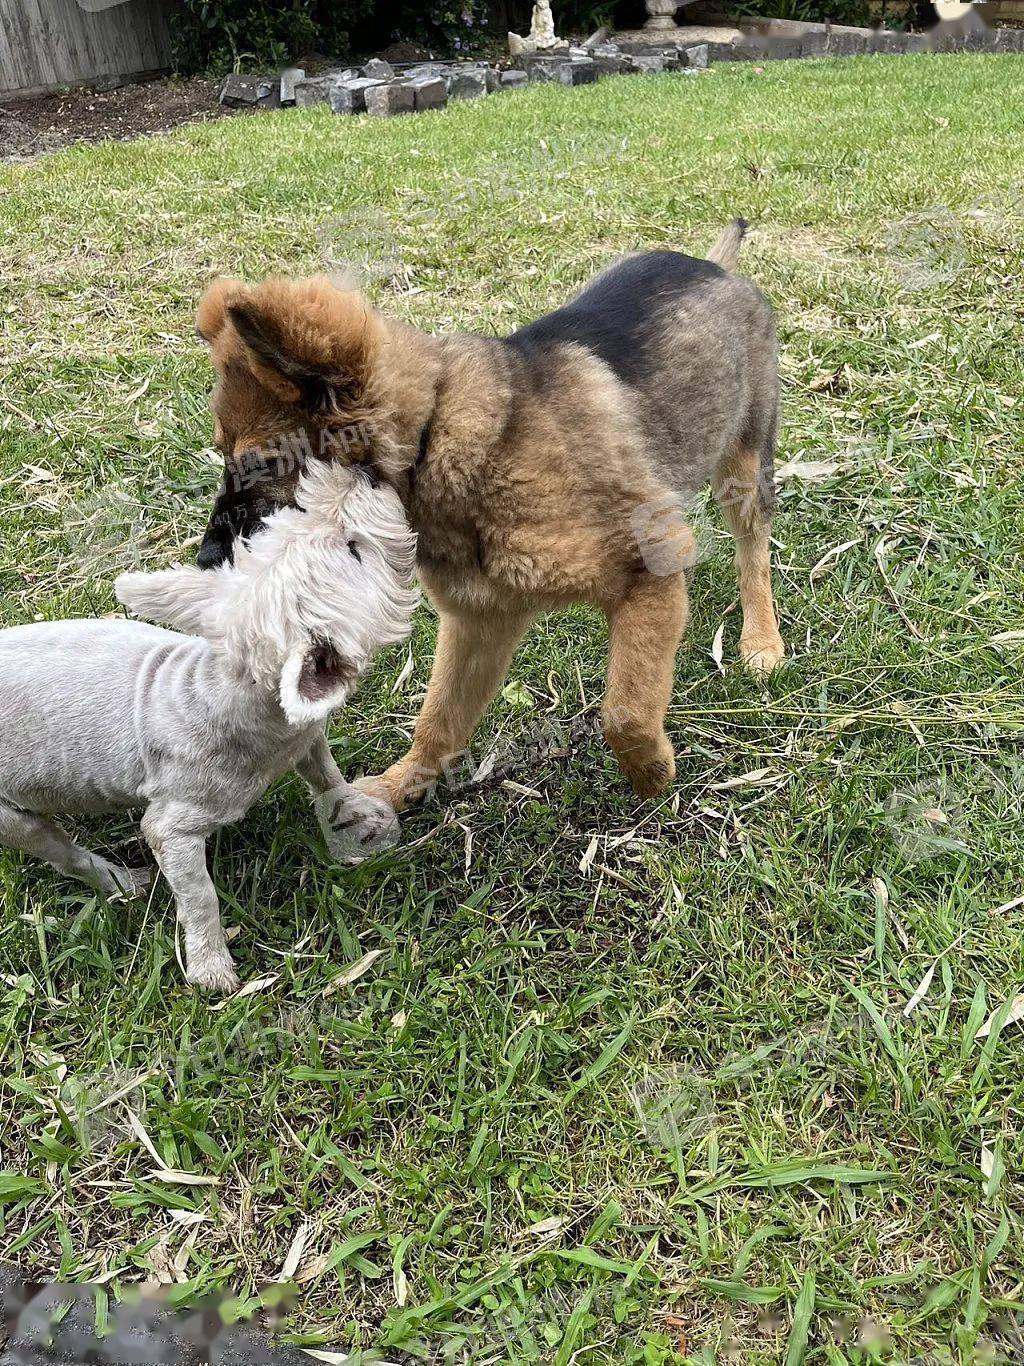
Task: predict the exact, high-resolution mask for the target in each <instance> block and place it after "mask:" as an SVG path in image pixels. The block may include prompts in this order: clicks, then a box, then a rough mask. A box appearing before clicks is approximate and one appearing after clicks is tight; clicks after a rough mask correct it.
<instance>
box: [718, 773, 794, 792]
mask: <svg viewBox="0 0 1024 1366" xmlns="http://www.w3.org/2000/svg"><path fill="white" fill-rule="evenodd" d="M768 777H771V778H772V779H773V780H774V779H775V778H777V777H778V774H773V773H772V771H771V769H770V768H754V769H751V771H750V772H749V773H740V774H738V775H737V776H736V777H735V778H726V779H725V781H724V782H721V783H711V784H710V785H709V789H708V790H709V791H711V792H731V791H732V790H733V788H736V787H768V786H770V784H769V783H766V782H765V781H764V779H765V778H768Z"/></svg>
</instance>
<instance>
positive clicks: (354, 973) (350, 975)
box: [322, 949, 384, 996]
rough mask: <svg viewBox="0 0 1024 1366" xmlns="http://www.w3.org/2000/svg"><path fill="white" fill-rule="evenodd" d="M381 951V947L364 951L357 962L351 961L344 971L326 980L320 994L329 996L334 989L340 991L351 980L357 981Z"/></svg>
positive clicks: (348, 985) (348, 984)
mask: <svg viewBox="0 0 1024 1366" xmlns="http://www.w3.org/2000/svg"><path fill="white" fill-rule="evenodd" d="M383 952H384V950H383V949H371V950H370V952H369V953H364V954H363V956H362V958H360V959H359V960H358V962H355V963H353V964H352V966H351V967H348V968H346V969H345V970H344V972H339V973H338V975H337V977H335V978H333V979H332V980H331V981H330V982H328V983H327V985H326V986H325V987H324V989H323V992H322V995H323V996H330V995H332V994H333V993H334V992H335V991H340V990H341V989H342V987H350V986H351V985H352V983H353V982H358V981H359V979H360V977H363V976H364V975H365V974H366V973H368V972H369V971H370V969H371V968H372V967H373V965H374V963H376V961H377V959H378V958H379V957H380V956H381V954H382V953H383Z"/></svg>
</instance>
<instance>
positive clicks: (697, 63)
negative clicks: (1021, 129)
mask: <svg viewBox="0 0 1024 1366" xmlns="http://www.w3.org/2000/svg"><path fill="white" fill-rule="evenodd" d="M681 32H682V33H685V30H683V31H681ZM936 33H937V30H932V31H930V32H928V33H900V32H895V31H893V30H888V29H879V30H856V29H851V28H843V27H837V28H833V27H832V26H831V25H828V24H807V25H805V26H804V31H803V32H801V33H798V34H788V33H787V34H781V35H780V34H766V33H763V32H757V31H753V32H747V33H745V34H744V35H743V36H742V37H741V38H740V39H739V40H735V41H732V42H704V41H702V42H696V43H694V44H693V45H692V46H689V47H687V46H685V37H683V38H681V40H680V41H678V42H675V43H673V44H671V45H669V46H666V45H665V43H657V42H654V43H646V44H644V43H636V42H631V43H629V44H628V45H625V46H620V45H619V44H618V43H615V42H602V43H596V44H590V45H588V46H586V47H565V48H562V49H557V50H552V51H547V52H544V53H537V52H535V53H528V54H524V55H523V56H521V57H518V58H517V59H516V62H515V65H513V66H511V67H508V68H505V69H501V68H498V67H496V66H491V65H488V64H487V63H486V62H454V61H453V62H441V61H436V62H435V61H430V62H414V63H400V64H395V65H392V64H391V63H390V62H385V61H383V60H382V59H381V58H379V57H374V58H373V59H372V60H371V61H369V62H366V63H365V64H364V65H363V66H361V67H345V68H341V67H339V68H336V69H335V70H332V71H327V72H325V73H324V74H322V75H316V76H307V75H306V73H305V72H304V71H301V70H299V69H297V68H294V67H291V68H288V69H287V70H286V71H284V72H282V73H281V75H280V76H236V75H232V76H228V77H227V78H226V79H225V81H224V83H223V85H222V86H221V90H220V95H219V99H220V103H221V104H225V105H228V106H229V107H231V108H251V109H256V108H259V109H277V108H280V107H281V106H282V105H292V104H294V105H296V106H298V107H299V108H308V107H309V106H311V105H317V104H328V105H330V107H331V109H332V110H333V111H334V113H336V114H363V113H365V114H371V115H376V116H377V117H388V116H390V115H393V114H403V113H414V112H416V113H418V112H423V111H425V110H428V109H443V108H444V107H445V105H447V104H448V102H449V100H475V99H480V98H482V97H483V96H484V95H490V94H492V93H494V92H496V91H500V90H514V89H518V88H521V87H522V86H525V85H528V84H531V83H534V82H543V83H548V84H558V85H566V86H576V85H591V84H593V82H595V81H597V80H600V78H601V77H602V76H624V75H650V74H657V73H660V72H664V71H682V72H685V73H687V74H693V73H695V72H697V71H699V70H703V69H705V68H706V67H708V66H710V65H712V64H713V63H714V62H742V61H752V62H766V61H786V60H793V59H798V58H815V57H817V58H821V57H858V56H866V55H871V54H878V55H883V56H899V55H902V54H904V53H916V52H995V53H1024V29H1009V28H1000V29H975V30H972V31H956V32H953V33H942V34H939V36H936Z"/></svg>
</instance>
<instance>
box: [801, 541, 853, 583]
mask: <svg viewBox="0 0 1024 1366" xmlns="http://www.w3.org/2000/svg"><path fill="white" fill-rule="evenodd" d="M861 540H862V538H861V537H860V536H855V537H854V538H853V540H852V541H843V542H842V543H841V544H840V545H834V546H833V547H832V549H831V550H826V552H825V554H824V555H822V557H821V559H820V560H819V561H818V563H817V564H816V565H815V566H814V568H813V569H812V570H811V573H810V578H811V581H812V582H813V581H814V579H816V578H817V576H818V575H819V574H820V573H821V572H822V570H824V569H825V567H826V566H827V565H830V564H832V563H833V561H835V560H838V559H839V557H840V555H845V553H846V552H847V551H848V550H850V549H851V548H852V547H853V546H855V545H860V543H861Z"/></svg>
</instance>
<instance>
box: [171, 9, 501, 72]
mask: <svg viewBox="0 0 1024 1366" xmlns="http://www.w3.org/2000/svg"><path fill="white" fill-rule="evenodd" d="M383 8H384V7H383V6H380V5H377V4H375V3H374V0H290V3H288V4H284V5H282V4H273V3H271V0H183V4H182V6H181V8H180V9H178V10H177V11H176V13H175V15H174V17H173V18H172V33H173V36H174V41H175V52H176V60H177V65H178V67H179V68H180V69H181V70H186V71H197V70H215V71H225V70H230V69H235V70H238V69H242V68H245V67H249V68H253V67H266V66H281V65H283V64H285V63H287V62H289V61H291V60H292V59H293V58H295V57H297V56H301V55H302V54H303V53H305V52H311V51H317V52H323V53H324V54H326V55H327V56H330V57H341V56H344V55H346V54H347V53H349V52H350V51H352V50H353V49H355V50H359V51H364V52H373V51H379V50H380V49H381V48H383V47H386V46H387V44H388V43H390V42H393V41H394V40H396V39H412V40H415V41H419V42H426V43H427V44H429V45H431V46H437V47H438V48H441V49H443V50H446V51H453V50H455V51H457V50H458V49H460V48H463V49H464V48H466V47H471V46H474V45H476V43H477V42H478V41H479V38H480V36H481V33H482V30H483V29H484V26H485V19H486V4H485V3H484V0H427V2H426V3H425V4H424V3H416V0H400V3H399V4H397V5H395V6H391V5H389V6H387V9H388V16H387V17H386V18H385V17H384V15H382V14H381V13H380V11H381V10H382V9H383Z"/></svg>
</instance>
